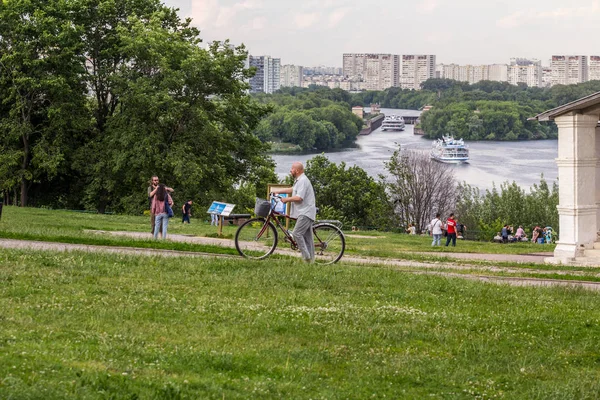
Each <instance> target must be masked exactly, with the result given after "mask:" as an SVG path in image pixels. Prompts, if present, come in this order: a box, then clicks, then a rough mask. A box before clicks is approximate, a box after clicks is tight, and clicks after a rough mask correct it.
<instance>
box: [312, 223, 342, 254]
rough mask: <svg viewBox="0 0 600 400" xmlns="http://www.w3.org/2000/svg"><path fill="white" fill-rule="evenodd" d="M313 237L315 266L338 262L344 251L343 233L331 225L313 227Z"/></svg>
mask: <svg viewBox="0 0 600 400" xmlns="http://www.w3.org/2000/svg"><path fill="white" fill-rule="evenodd" d="M313 234H314V236H315V262H316V263H317V264H333V263H335V262H338V261H339V260H340V258H342V256H343V255H344V250H345V249H346V238H345V237H344V233H343V232H342V231H341V230H340V229H339V228H338V227H337V226H335V225H332V224H327V223H325V224H317V225H315V226H313Z"/></svg>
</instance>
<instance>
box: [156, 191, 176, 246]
mask: <svg viewBox="0 0 600 400" xmlns="http://www.w3.org/2000/svg"><path fill="white" fill-rule="evenodd" d="M151 195H152V208H151V212H152V213H153V214H154V215H155V216H156V222H155V226H154V239H158V232H162V238H163V239H166V238H167V227H168V226H169V216H168V215H167V210H166V207H165V201H168V202H169V205H170V206H173V199H171V195H170V194H169V192H168V191H167V188H166V186H165V185H163V184H162V183H161V184H160V185H158V186H157V187H156V189H154V190H153V191H152V193H151Z"/></svg>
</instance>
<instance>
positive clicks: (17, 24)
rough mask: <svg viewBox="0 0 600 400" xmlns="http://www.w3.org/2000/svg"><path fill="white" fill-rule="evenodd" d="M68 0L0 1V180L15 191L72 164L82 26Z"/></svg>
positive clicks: (80, 117) (80, 94)
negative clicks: (78, 23)
mask: <svg viewBox="0 0 600 400" xmlns="http://www.w3.org/2000/svg"><path fill="white" fill-rule="evenodd" d="M72 6H73V4H72V2H70V1H68V0H44V1H42V0H10V1H1V2H0V96H1V98H2V107H1V109H0V131H1V134H0V187H1V188H2V189H3V190H7V191H12V192H15V193H16V191H17V190H18V191H19V192H20V196H19V198H20V204H21V205H22V206H26V205H27V204H28V201H29V191H30V189H31V186H32V185H33V184H35V183H40V182H45V183H48V182H51V181H53V180H54V179H55V178H56V177H57V176H58V175H60V174H64V173H66V171H67V170H68V169H69V168H70V161H69V158H70V155H71V154H72V152H73V149H74V148H75V147H77V146H78V144H79V143H80V142H81V137H80V136H81V132H82V131H83V130H85V128H86V124H87V121H86V118H85V113H84V106H85V99H84V93H85V90H84V89H85V87H84V85H83V84H82V82H81V80H80V79H79V78H80V76H81V74H82V72H83V70H82V64H83V63H82V57H81V40H80V37H81V31H80V29H79V27H78V26H77V25H76V24H75V22H74V21H73V19H72V13H73V11H74V10H73V7H72Z"/></svg>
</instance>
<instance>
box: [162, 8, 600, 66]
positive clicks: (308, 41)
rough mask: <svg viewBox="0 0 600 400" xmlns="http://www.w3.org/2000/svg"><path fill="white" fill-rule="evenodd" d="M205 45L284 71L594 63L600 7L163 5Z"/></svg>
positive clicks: (596, 51)
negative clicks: (559, 59) (352, 63)
mask: <svg viewBox="0 0 600 400" xmlns="http://www.w3.org/2000/svg"><path fill="white" fill-rule="evenodd" d="M163 1H164V3H165V4H166V5H167V6H170V7H175V8H179V9H180V16H181V17H183V18H185V17H191V18H192V19H193V25H194V26H196V27H198V28H199V29H200V30H201V38H202V39H203V40H204V41H205V42H209V41H212V40H225V39H230V40H231V42H232V43H233V44H236V45H237V44H241V43H244V44H245V45H246V47H247V49H248V51H249V52H250V53H251V54H253V55H259V54H260V55H271V56H273V57H279V58H281V60H282V64H297V65H304V66H316V65H330V66H339V65H341V62H342V54H343V53H391V54H436V55H437V62H438V63H456V64H496V63H507V62H508V60H509V59H510V58H513V57H525V58H537V59H539V60H541V61H542V63H543V64H544V65H546V64H548V60H549V59H550V57H551V56H552V55H553V54H581V55H596V54H597V53H600V51H598V50H596V49H597V48H598V46H597V45H594V44H593V42H592V40H593V39H592V38H594V37H595V35H594V33H595V32H594V27H595V25H597V24H598V23H599V22H600V0H585V1H580V2H577V4H576V5H572V4H574V3H569V4H567V5H565V3H564V2H562V1H557V0H544V1H541V0H530V1H528V2H526V4H525V2H522V1H516V0H506V1H504V2H489V3H488V2H476V1H473V0H454V1H452V2H451V1H449V0H422V1H420V2H418V3H414V2H408V1H403V0H380V1H379V2H376V3H373V2H364V1H362V2H358V1H354V0H321V1H316V0H307V1H305V2H302V3H297V2H291V1H289V0H288V1H285V0H279V1H277V0H163Z"/></svg>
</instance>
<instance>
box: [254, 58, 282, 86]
mask: <svg viewBox="0 0 600 400" xmlns="http://www.w3.org/2000/svg"><path fill="white" fill-rule="evenodd" d="M248 65H249V66H250V67H255V68H256V75H254V76H253V77H252V78H250V93H261V92H263V93H273V92H275V91H277V90H279V87H280V79H281V77H280V74H281V59H279V58H272V57H271V56H249V57H248Z"/></svg>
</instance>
